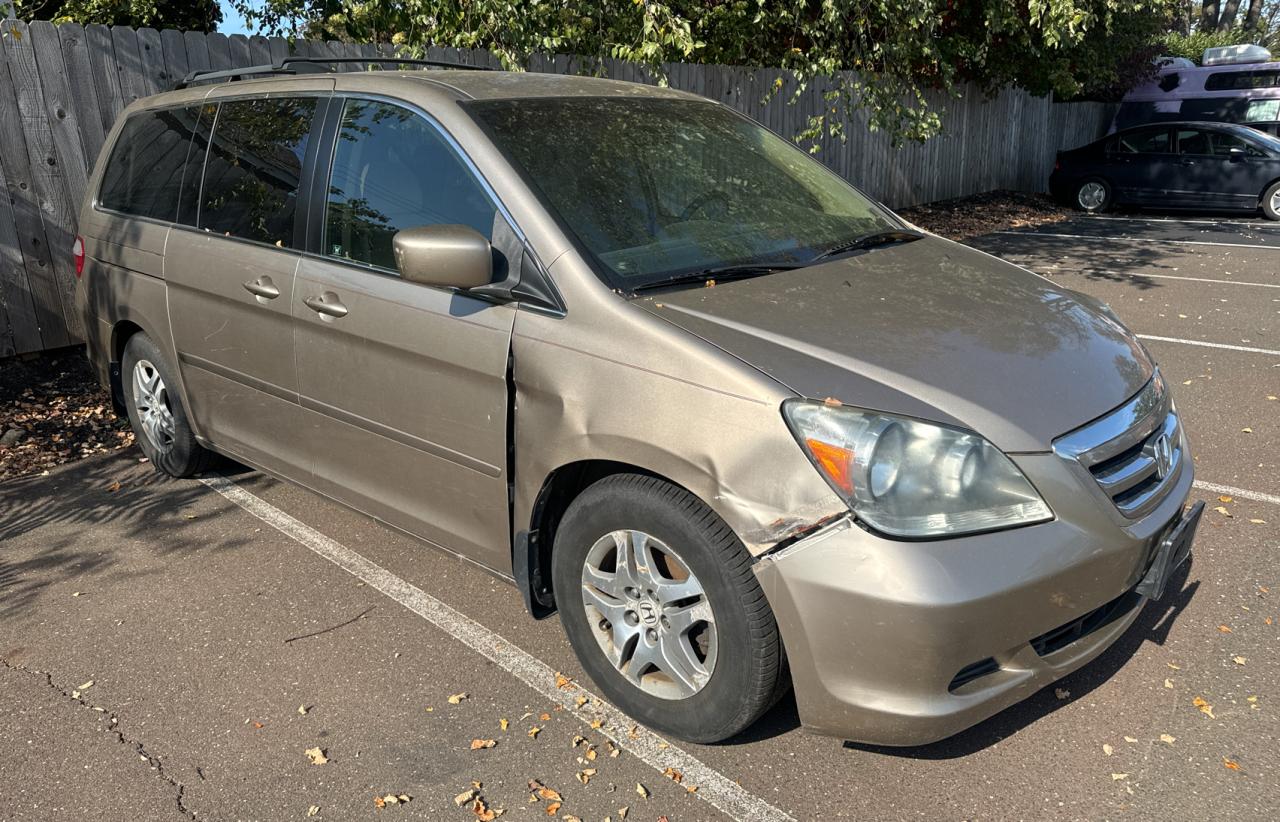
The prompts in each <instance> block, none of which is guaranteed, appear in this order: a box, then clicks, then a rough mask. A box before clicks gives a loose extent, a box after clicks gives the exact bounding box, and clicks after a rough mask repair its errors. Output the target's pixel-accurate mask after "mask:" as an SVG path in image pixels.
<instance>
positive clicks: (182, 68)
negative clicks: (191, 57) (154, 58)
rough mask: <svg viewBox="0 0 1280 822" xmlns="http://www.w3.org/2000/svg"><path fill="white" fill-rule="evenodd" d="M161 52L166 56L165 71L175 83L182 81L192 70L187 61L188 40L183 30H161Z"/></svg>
mask: <svg viewBox="0 0 1280 822" xmlns="http://www.w3.org/2000/svg"><path fill="white" fill-rule="evenodd" d="M160 53H161V55H162V56H163V57H164V68H165V72H166V73H167V74H168V75H169V76H170V77H171V78H173V82H174V83H178V82H180V81H181V80H182V79H183V78H185V77H186V76H187V73H188V72H190V71H191V64H190V63H189V62H187V41H186V40H185V39H184V38H183V36H182V32H180V31H177V30H176V29H165V30H164V31H162V32H160Z"/></svg>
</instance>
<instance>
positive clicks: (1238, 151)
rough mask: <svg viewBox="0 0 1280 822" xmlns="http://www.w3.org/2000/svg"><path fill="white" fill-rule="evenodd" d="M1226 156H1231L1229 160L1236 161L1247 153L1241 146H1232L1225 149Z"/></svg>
mask: <svg viewBox="0 0 1280 822" xmlns="http://www.w3.org/2000/svg"><path fill="white" fill-rule="evenodd" d="M1227 156H1228V157H1230V158H1231V162H1233V163H1238V162H1240V161H1241V160H1243V159H1244V158H1245V157H1247V156H1248V155H1247V154H1245V151H1244V149H1242V148H1232V149H1228V150H1227Z"/></svg>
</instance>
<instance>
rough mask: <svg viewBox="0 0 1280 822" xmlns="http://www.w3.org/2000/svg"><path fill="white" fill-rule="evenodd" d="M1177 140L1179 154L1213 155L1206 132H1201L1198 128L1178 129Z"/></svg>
mask: <svg viewBox="0 0 1280 822" xmlns="http://www.w3.org/2000/svg"><path fill="white" fill-rule="evenodd" d="M1177 140H1178V153H1179V154H1212V153H1213V147H1212V143H1211V141H1210V139H1209V132H1207V131H1201V130H1200V129H1198V128H1180V129H1178V136H1177Z"/></svg>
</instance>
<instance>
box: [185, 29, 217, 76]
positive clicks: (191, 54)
mask: <svg viewBox="0 0 1280 822" xmlns="http://www.w3.org/2000/svg"><path fill="white" fill-rule="evenodd" d="M183 40H185V41H186V44H187V71H189V72H190V71H209V70H210V69H211V68H212V64H211V63H210V62H209V39H208V38H207V37H205V36H204V35H203V34H201V33H200V32H198V31H189V32H187V33H186V34H184V35H183Z"/></svg>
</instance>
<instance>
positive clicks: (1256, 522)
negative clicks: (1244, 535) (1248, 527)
mask: <svg viewBox="0 0 1280 822" xmlns="http://www.w3.org/2000/svg"><path fill="white" fill-rule="evenodd" d="M1249 522H1250V523H1252V524H1253V525H1266V524H1267V521H1266V520H1265V519H1257V518H1253V519H1250V520H1249Z"/></svg>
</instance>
